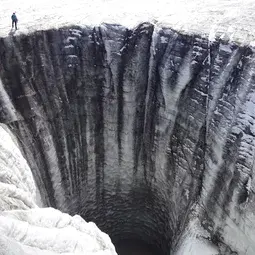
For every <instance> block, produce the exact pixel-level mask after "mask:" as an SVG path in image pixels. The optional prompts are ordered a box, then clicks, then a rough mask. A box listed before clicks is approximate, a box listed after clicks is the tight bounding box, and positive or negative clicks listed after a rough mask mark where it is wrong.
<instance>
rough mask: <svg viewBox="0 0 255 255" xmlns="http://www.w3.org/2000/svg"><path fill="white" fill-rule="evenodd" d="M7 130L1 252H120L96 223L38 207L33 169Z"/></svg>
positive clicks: (0, 157)
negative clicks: (116, 250)
mask: <svg viewBox="0 0 255 255" xmlns="http://www.w3.org/2000/svg"><path fill="white" fill-rule="evenodd" d="M7 130H8V129H7V128H6V127H4V126H0V253H1V254H3V255H35V254H38V255H46V254H47V255H57V254H66V255H68V254H69V255H71V254H72V255H74V254H80V255H81V254H91V255H92V254H93V255H116V252H115V249H114V246H113V244H112V243H111V240H110V238H109V236H108V235H106V234H104V233H103V232H101V231H100V230H99V229H98V228H97V226H96V225H95V224H94V223H92V222H90V223H87V222H85V220H84V219H82V218H81V217H80V216H78V215H76V216H73V217H71V216H70V215H68V214H64V213H61V212H60V211H58V210H56V209H53V208H38V207H37V205H36V203H35V201H36V200H37V201H38V198H36V187H35V184H34V181H33V178H32V173H31V170H30V168H29V167H28V165H27V162H26V160H25V159H24V158H23V156H22V154H21V152H20V151H19V149H18V147H17V143H16V142H15V140H14V138H13V137H12V136H11V134H10V131H7ZM38 202H40V201H38Z"/></svg>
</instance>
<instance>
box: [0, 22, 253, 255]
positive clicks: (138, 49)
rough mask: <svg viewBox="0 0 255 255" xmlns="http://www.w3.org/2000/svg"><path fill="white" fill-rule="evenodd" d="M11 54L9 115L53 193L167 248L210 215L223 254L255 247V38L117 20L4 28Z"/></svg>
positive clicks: (4, 59) (117, 233) (52, 201)
mask: <svg viewBox="0 0 255 255" xmlns="http://www.w3.org/2000/svg"><path fill="white" fill-rule="evenodd" d="M0 56H1V62H0V77H1V81H2V82H1V83H0V85H1V86H0V107H1V111H0V121H1V122H3V123H6V124H7V125H8V127H9V128H10V129H11V130H12V132H13V134H15V135H16V136H17V137H18V139H19V142H20V145H21V148H22V150H23V153H24V155H25V157H26V159H27V160H28V163H29V165H30V167H31V169H32V172H33V176H34V178H35V181H36V183H37V185H38V187H39V189H40V193H41V197H42V201H43V203H44V204H45V205H48V206H49V205H50V206H53V207H55V208H58V209H60V210H62V211H64V212H67V213H70V214H80V215H82V216H83V217H84V218H85V219H86V220H93V221H95V222H96V223H97V225H98V226H99V227H100V228H101V229H102V230H103V231H106V232H107V233H109V234H110V236H111V237H112V239H113V240H114V241H116V240H118V239H121V238H129V237H132V238H137V239H143V240H145V241H147V242H150V243H152V244H155V245H157V246H159V247H161V248H162V249H163V250H164V251H165V253H166V254H167V251H169V250H170V249H171V250H174V249H175V247H177V246H178V245H179V243H178V242H179V240H181V239H182V234H183V233H184V230H185V229H186V227H187V225H188V223H189V222H190V221H192V219H193V217H194V218H195V217H196V218H197V217H198V219H199V220H200V221H199V222H200V223H201V225H202V228H204V229H205V230H206V231H207V233H208V239H209V240H210V241H212V242H213V243H214V244H215V245H216V246H217V247H219V250H220V252H221V253H222V254H231V252H234V251H237V252H240V254H245V252H246V253H247V254H253V253H254V251H255V247H254V245H253V243H254V238H255V235H254V233H255V232H254V228H253V226H252V225H251V224H250V223H249V221H252V222H253V221H254V216H253V209H254V201H253V199H254V192H253V188H254V178H253V172H254V171H253V161H254V159H253V158H254V148H255V144H254V141H255V139H254V136H255V129H254V119H255V112H254V104H255V94H254V86H255V85H254V84H255V83H254V70H255V69H254V63H255V61H254V60H255V57H254V52H253V50H252V49H251V48H249V47H241V46H238V45H237V44H234V43H230V42H224V41H222V40H218V39H217V40H216V41H214V42H209V41H208V39H207V38H205V37H202V36H199V35H193V36H190V35H183V34H181V33H179V32H177V31H174V30H172V29H169V28H163V27H162V28H159V27H154V26H153V25H151V24H149V23H144V24H141V25H139V26H138V27H137V28H135V29H133V30H129V29H126V28H124V27H122V26H119V25H109V24H104V25H102V26H100V27H94V28H92V27H83V28H81V27H67V28H63V29H59V30H49V31H38V32H35V33H34V34H31V35H21V36H19V37H12V38H11V37H8V38H2V39H0ZM240 233H241V234H240ZM240 235H241V237H240V238H239V237H238V236H240Z"/></svg>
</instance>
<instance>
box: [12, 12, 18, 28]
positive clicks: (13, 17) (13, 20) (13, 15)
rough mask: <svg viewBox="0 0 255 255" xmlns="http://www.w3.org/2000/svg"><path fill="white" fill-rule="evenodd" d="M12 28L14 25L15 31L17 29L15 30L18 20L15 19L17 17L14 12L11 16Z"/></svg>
mask: <svg viewBox="0 0 255 255" xmlns="http://www.w3.org/2000/svg"><path fill="white" fill-rule="evenodd" d="M11 18H12V28H13V27H14V25H15V29H16V30H17V29H18V28H17V23H18V19H17V16H16V13H15V12H14V13H13V14H12V17H11Z"/></svg>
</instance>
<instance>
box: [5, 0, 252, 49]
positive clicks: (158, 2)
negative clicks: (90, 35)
mask: <svg viewBox="0 0 255 255" xmlns="http://www.w3.org/2000/svg"><path fill="white" fill-rule="evenodd" d="M13 11H16V13H17V16H18V19H19V23H18V27H19V31H18V32H17V34H19V33H23V32H24V33H27V32H32V31H36V30H41V29H44V30H45V29H49V28H59V27H61V26H67V25H73V24H74V25H81V26H84V25H97V24H100V23H102V22H107V23H114V24H121V25H124V26H127V27H134V26H135V25H137V24H138V23H139V22H146V21H150V22H158V23H163V24H167V25H168V26H170V27H172V28H173V29H176V30H179V31H184V32H186V33H194V32H195V33H198V34H202V35H203V34H205V35H206V36H208V37H209V38H210V39H211V40H214V37H215V36H216V35H217V36H221V37H222V38H225V39H228V38H230V39H231V40H234V41H239V42H242V43H248V44H249V43H254V35H253V33H252V32H251V31H254V30H255V25H254V22H253V17H254V11H255V2H254V1H253V0H246V1H242V0H232V1H229V0H207V1H204V0H178V1H176V0H153V1H152V0H149V1H146V0H143V1H136V0H130V1H128V2H125V1H119V0H94V1H89V0H76V1H75V2H73V1H70V0H54V1H50V0H47V1H45V0H37V1H31V0H29V1H22V0H17V1H15V3H10V1H7V0H2V1H1V17H0V36H7V35H8V33H9V31H10V29H11V19H10V16H11V14H12V12H13Z"/></svg>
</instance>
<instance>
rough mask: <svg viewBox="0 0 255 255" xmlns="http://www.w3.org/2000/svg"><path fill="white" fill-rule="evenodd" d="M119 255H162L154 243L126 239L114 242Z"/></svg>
mask: <svg viewBox="0 0 255 255" xmlns="http://www.w3.org/2000/svg"><path fill="white" fill-rule="evenodd" d="M114 245H115V249H116V252H117V253H118V255H161V254H162V252H161V251H160V250H159V249H158V248H157V247H155V246H154V245H151V244H148V243H146V242H144V241H141V240H132V239H124V240H120V241H118V242H117V243H115V244H114Z"/></svg>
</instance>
